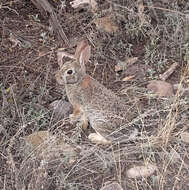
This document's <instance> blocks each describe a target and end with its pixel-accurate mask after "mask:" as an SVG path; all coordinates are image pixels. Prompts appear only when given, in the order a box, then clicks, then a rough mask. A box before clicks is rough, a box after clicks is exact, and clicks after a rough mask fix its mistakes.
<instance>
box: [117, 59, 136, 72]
mask: <svg viewBox="0 0 189 190" xmlns="http://www.w3.org/2000/svg"><path fill="white" fill-rule="evenodd" d="M137 60H138V57H130V58H127V59H126V60H125V61H119V62H118V63H117V65H116V66H115V72H118V71H124V70H126V67H127V66H128V65H132V64H134V63H135V62H136V61H137Z"/></svg>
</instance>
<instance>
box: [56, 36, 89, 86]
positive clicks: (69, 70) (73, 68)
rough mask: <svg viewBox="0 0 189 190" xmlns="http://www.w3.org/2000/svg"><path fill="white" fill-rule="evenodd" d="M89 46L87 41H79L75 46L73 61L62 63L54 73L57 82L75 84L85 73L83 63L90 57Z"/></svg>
mask: <svg viewBox="0 0 189 190" xmlns="http://www.w3.org/2000/svg"><path fill="white" fill-rule="evenodd" d="M90 50H91V48H90V46H89V45H88V43H87V41H85V40H83V41H81V42H80V43H79V44H78V45H77V48H76V52H75V55H74V58H75V60H74V61H68V62H66V63H64V64H63V65H62V66H61V68H60V70H59V71H58V72H57V74H56V79H57V81H58V83H59V84H75V83H78V82H80V81H81V80H82V78H83V77H84V76H85V75H86V72H85V64H86V63H87V62H88V60H89V58H90Z"/></svg>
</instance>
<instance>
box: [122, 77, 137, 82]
mask: <svg viewBox="0 0 189 190" xmlns="http://www.w3.org/2000/svg"><path fill="white" fill-rule="evenodd" d="M134 77H135V75H131V76H128V77H124V78H123V79H122V81H124V82H125V81H128V80H131V79H133V78H134Z"/></svg>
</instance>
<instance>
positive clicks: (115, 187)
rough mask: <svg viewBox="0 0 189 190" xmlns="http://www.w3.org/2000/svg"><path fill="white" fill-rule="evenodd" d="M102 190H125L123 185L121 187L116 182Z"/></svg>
mask: <svg viewBox="0 0 189 190" xmlns="http://www.w3.org/2000/svg"><path fill="white" fill-rule="evenodd" d="M100 190H123V188H122V187H121V185H119V183H115V182H114V183H111V184H108V185H105V186H104V187H102V188H101V189H100Z"/></svg>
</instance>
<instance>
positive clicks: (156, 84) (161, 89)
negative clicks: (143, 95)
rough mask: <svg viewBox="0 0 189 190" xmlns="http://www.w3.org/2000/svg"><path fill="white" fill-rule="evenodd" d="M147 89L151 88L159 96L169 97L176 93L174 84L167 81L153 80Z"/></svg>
mask: <svg viewBox="0 0 189 190" xmlns="http://www.w3.org/2000/svg"><path fill="white" fill-rule="evenodd" d="M147 89H148V90H151V91H152V92H153V93H155V94H156V95H158V96H159V97H169V96H173V95H174V93H173V86H172V85H171V84H170V83H168V82H165V81H160V80H152V81H150V82H149V84H148V85H147Z"/></svg>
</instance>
